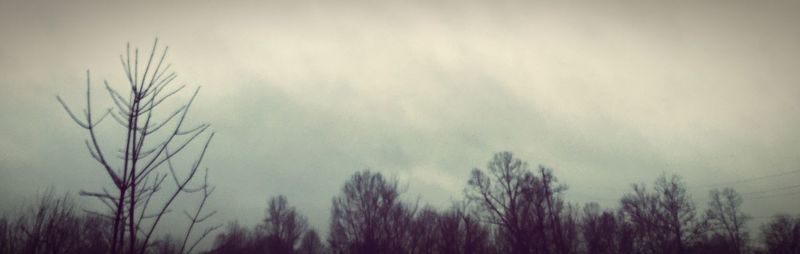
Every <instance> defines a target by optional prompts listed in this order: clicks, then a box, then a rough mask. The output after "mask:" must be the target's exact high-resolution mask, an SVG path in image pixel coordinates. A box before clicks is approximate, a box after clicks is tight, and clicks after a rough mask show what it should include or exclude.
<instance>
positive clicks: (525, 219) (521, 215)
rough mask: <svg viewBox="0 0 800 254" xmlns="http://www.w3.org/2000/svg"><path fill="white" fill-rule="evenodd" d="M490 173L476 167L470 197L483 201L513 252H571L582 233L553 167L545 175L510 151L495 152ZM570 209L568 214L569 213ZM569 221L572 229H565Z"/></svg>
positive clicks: (484, 213)
mask: <svg viewBox="0 0 800 254" xmlns="http://www.w3.org/2000/svg"><path fill="white" fill-rule="evenodd" d="M486 171H487V173H484V171H483V170H480V169H474V170H473V171H472V176H471V178H470V180H469V181H468V182H467V189H466V190H465V195H466V198H467V200H469V201H470V202H473V203H474V204H476V205H477V208H478V210H479V211H480V214H481V218H482V221H483V222H485V223H489V224H491V225H494V226H495V227H497V230H498V231H497V236H498V237H499V238H497V239H496V241H497V243H498V244H499V245H501V246H504V249H502V250H501V251H503V252H508V253H515V254H518V253H551V252H556V253H569V252H570V251H571V248H572V247H573V245H574V244H573V242H574V241H573V239H568V238H575V236H576V235H577V229H576V225H577V224H576V223H575V221H574V217H572V216H570V213H572V212H573V211H572V210H573V209H572V208H569V207H568V206H567V205H565V203H564V202H563V199H562V198H561V197H560V194H561V193H562V192H563V191H564V190H565V189H566V186H564V185H556V181H555V178H554V177H553V176H552V171H551V170H550V169H547V168H545V167H539V173H540V176H541V177H538V176H536V175H535V174H534V173H533V172H531V170H530V169H529V168H528V164H527V163H526V162H523V161H521V160H519V159H516V158H514V156H513V154H512V153H510V152H500V153H497V154H495V155H494V157H493V158H492V160H491V161H490V162H489V164H488V166H487V170H486ZM565 215H566V217H565ZM565 226H568V227H569V228H568V230H566V231H565Z"/></svg>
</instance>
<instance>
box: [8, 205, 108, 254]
mask: <svg viewBox="0 0 800 254" xmlns="http://www.w3.org/2000/svg"><path fill="white" fill-rule="evenodd" d="M76 209H77V206H76V205H75V203H74V201H73V199H72V196H70V195H69V194H64V195H63V196H59V195H56V194H55V192H54V191H53V190H52V189H48V190H47V191H46V192H45V193H44V194H43V195H41V196H40V197H38V199H37V202H35V203H34V204H32V205H30V206H25V207H23V208H22V209H21V210H20V213H19V215H18V216H17V217H16V218H9V217H7V216H3V217H2V218H0V253H65V254H72V253H82V254H94V253H98V254H99V253H108V251H109V248H108V241H107V239H106V238H105V236H106V235H107V234H106V232H107V231H108V229H110V227H109V225H108V224H107V223H105V222H106V221H105V220H102V219H101V218H98V217H97V216H95V215H79V214H78V212H77V211H76Z"/></svg>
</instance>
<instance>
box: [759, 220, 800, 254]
mask: <svg viewBox="0 0 800 254" xmlns="http://www.w3.org/2000/svg"><path fill="white" fill-rule="evenodd" d="M761 236H762V237H763V239H764V248H765V250H766V251H767V253H771V254H798V253H800V216H798V217H795V218H792V216H789V215H785V214H781V215H776V216H775V217H773V218H772V220H771V221H770V222H769V223H767V224H766V225H763V226H761Z"/></svg>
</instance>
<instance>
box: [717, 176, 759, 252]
mask: <svg viewBox="0 0 800 254" xmlns="http://www.w3.org/2000/svg"><path fill="white" fill-rule="evenodd" d="M709 196H710V197H711V200H709V201H708V210H706V217H707V220H708V222H709V223H710V227H711V228H710V229H711V230H712V231H713V232H714V234H715V236H714V237H718V238H721V239H724V241H722V243H721V246H724V249H721V250H719V251H721V252H722V251H724V252H727V253H745V252H746V251H747V240H748V239H749V233H748V232H747V229H746V228H745V224H746V223H747V221H749V220H750V216H748V215H746V214H744V213H743V212H742V211H741V209H742V196H740V195H739V193H737V192H736V190H734V189H732V188H725V189H723V190H722V191H720V190H718V189H714V190H711V191H710V193H709Z"/></svg>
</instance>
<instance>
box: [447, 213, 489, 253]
mask: <svg viewBox="0 0 800 254" xmlns="http://www.w3.org/2000/svg"><path fill="white" fill-rule="evenodd" d="M465 207H466V205H465V204H455V205H453V206H452V207H451V208H450V209H448V210H447V211H444V212H443V213H442V214H441V215H440V216H439V219H438V220H437V229H438V231H439V233H438V235H439V241H438V248H437V250H438V253H442V254H445V253H463V254H478V253H491V252H493V251H494V250H493V249H492V246H491V242H490V241H491V240H492V239H491V234H490V232H489V229H487V228H486V227H485V226H484V225H483V224H481V223H480V220H479V218H478V216H477V215H475V214H472V213H470V212H468V210H467V209H466V208H465Z"/></svg>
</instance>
